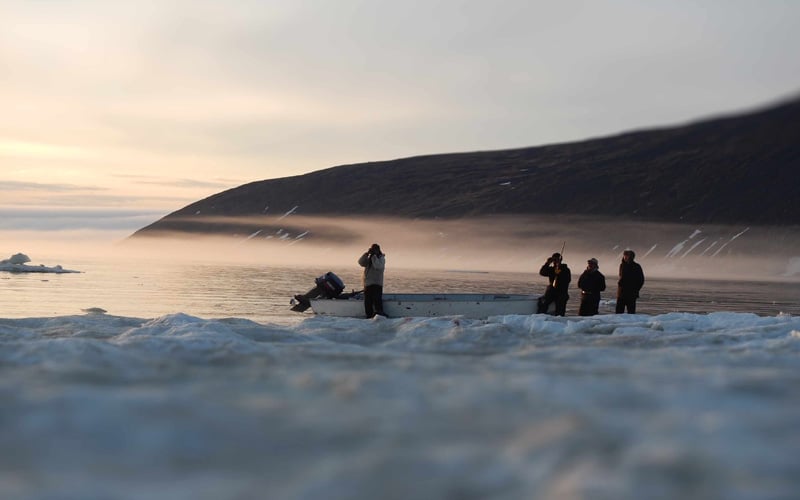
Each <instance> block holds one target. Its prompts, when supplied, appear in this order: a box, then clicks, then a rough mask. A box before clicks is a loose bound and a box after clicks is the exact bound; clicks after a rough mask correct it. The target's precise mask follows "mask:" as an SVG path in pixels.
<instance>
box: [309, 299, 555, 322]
mask: <svg viewBox="0 0 800 500" xmlns="http://www.w3.org/2000/svg"><path fill="white" fill-rule="evenodd" d="M538 298H539V296H538V295H509V294H479V293H442V294H436V293H385V294H383V312H385V313H386V315H387V316H388V317H390V318H398V317H409V316H415V317H420V316H421V317H429V316H465V317H467V318H475V319H484V318H488V317H489V316H503V315H507V314H535V313H536V307H537V305H536V301H537V299H538ZM310 301H311V309H312V310H313V311H314V312H315V313H316V314H320V315H325V316H340V317H349V318H363V317H364V300H363V297H358V296H357V297H351V298H347V299H328V298H315V299H310Z"/></svg>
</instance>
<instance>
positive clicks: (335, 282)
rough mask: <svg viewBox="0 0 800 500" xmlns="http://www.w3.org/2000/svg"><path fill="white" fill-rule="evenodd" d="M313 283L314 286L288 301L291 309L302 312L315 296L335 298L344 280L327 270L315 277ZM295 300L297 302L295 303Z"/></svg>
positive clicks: (341, 289)
mask: <svg viewBox="0 0 800 500" xmlns="http://www.w3.org/2000/svg"><path fill="white" fill-rule="evenodd" d="M314 283H315V285H316V286H315V287H314V288H312V289H311V290H309V291H308V292H306V293H305V294H303V295H299V294H298V295H295V296H294V299H293V300H292V301H291V302H290V303H291V304H292V311H296V312H303V311H305V310H306V309H308V308H309V307H311V299H316V298H317V297H325V298H326V299H335V298H336V297H338V296H339V295H341V294H342V292H343V291H344V281H342V278H340V277H338V276H336V274H334V273H333V272H332V271H328V272H327V273H325V274H323V275H322V276H320V277H319V278H315V279H314ZM295 301H296V302H297V303H295Z"/></svg>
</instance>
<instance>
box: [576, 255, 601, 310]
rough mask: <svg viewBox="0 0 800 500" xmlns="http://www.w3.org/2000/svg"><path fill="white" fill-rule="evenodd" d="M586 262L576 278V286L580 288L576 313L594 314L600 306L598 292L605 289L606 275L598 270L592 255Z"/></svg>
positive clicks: (598, 267)
mask: <svg viewBox="0 0 800 500" xmlns="http://www.w3.org/2000/svg"><path fill="white" fill-rule="evenodd" d="M586 262H587V264H586V270H585V271H584V272H583V274H581V277H580V278H578V288H580V289H581V307H580V309H579V310H578V315H580V316H594V315H595V314H597V310H598V308H599V307H600V292H602V291H603V290H605V289H606V277H605V276H603V273H601V272H600V266H599V265H598V263H597V259H595V258H594V257H592V258H591V259H589V260H588V261H586Z"/></svg>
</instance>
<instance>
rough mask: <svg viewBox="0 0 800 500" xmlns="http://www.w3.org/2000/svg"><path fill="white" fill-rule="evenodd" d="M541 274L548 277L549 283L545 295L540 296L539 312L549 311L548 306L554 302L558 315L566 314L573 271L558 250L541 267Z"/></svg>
mask: <svg viewBox="0 0 800 500" xmlns="http://www.w3.org/2000/svg"><path fill="white" fill-rule="evenodd" d="M539 274H540V275H541V276H545V277H547V280H548V285H547V289H545V291H544V295H542V296H541V297H539V304H538V311H537V312H538V313H539V314H545V313H547V309H548V307H550V304H552V303H553V302H555V303H556V310H555V312H554V313H553V314H554V315H556V316H564V315H565V314H566V313H567V301H568V300H569V293H568V291H569V282H570V281H572V272H570V270H569V267H568V266H567V264H566V263H564V262H562V261H561V254H560V253H558V252H556V253H554V254H553V255H552V256H551V257H550V258H548V259H547V262H545V263H544V265H543V266H542V268H541V269H539Z"/></svg>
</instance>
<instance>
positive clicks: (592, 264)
mask: <svg viewBox="0 0 800 500" xmlns="http://www.w3.org/2000/svg"><path fill="white" fill-rule="evenodd" d="M586 262H587V264H589V266H588V267H590V268H592V269H597V268H599V267H600V266H599V265H598V263H597V259H595V258H594V257H592V258H591V259H589V260H587V261H586Z"/></svg>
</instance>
